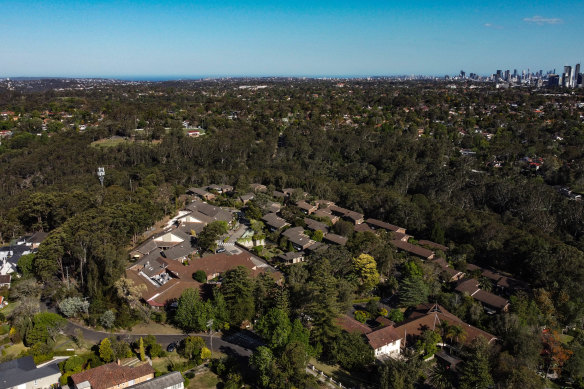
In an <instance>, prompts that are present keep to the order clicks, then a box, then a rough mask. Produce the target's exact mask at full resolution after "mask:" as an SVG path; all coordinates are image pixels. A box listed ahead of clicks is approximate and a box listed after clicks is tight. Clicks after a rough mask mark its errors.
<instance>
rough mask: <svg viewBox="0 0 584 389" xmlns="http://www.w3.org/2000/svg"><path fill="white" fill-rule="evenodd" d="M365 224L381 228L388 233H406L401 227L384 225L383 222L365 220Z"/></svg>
mask: <svg viewBox="0 0 584 389" xmlns="http://www.w3.org/2000/svg"><path fill="white" fill-rule="evenodd" d="M365 223H367V224H369V225H370V226H374V227H378V228H383V229H384V230H388V231H393V232H401V233H405V232H406V229H405V228H403V227H398V226H394V225H393V224H389V223H386V222H384V221H381V220H377V219H367V220H365Z"/></svg>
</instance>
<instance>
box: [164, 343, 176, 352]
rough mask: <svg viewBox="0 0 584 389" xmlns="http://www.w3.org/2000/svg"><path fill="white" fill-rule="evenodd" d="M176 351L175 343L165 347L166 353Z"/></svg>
mask: <svg viewBox="0 0 584 389" xmlns="http://www.w3.org/2000/svg"><path fill="white" fill-rule="evenodd" d="M175 349H176V343H174V342H173V343H171V344H169V345H168V347H166V351H168V352H169V353H171V352H173V351H174V350H175Z"/></svg>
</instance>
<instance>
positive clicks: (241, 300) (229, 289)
mask: <svg viewBox="0 0 584 389" xmlns="http://www.w3.org/2000/svg"><path fill="white" fill-rule="evenodd" d="M221 290H222V293H223V296H224V297H225V302H226V303H227V309H228V311H229V323H230V324H231V325H233V326H239V325H241V323H242V322H243V321H244V320H251V318H252V317H253V316H254V313H255V305H254V304H255V303H254V296H253V293H254V282H253V280H252V279H251V277H250V276H249V270H248V269H247V268H246V267H243V266H238V267H236V268H235V269H231V270H228V271H226V272H225V274H224V275H223V282H222V284H221Z"/></svg>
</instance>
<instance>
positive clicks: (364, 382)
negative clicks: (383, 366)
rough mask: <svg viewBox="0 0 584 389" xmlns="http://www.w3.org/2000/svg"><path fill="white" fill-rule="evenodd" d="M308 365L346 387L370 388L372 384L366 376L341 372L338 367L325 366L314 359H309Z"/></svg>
mask: <svg viewBox="0 0 584 389" xmlns="http://www.w3.org/2000/svg"><path fill="white" fill-rule="evenodd" d="M310 363H311V364H313V365H314V367H316V368H317V369H318V370H320V371H323V372H324V374H326V375H327V376H329V377H332V378H333V379H334V380H335V381H338V382H341V383H342V384H343V385H345V386H347V387H349V388H350V387H360V386H366V387H367V386H370V385H371V384H372V382H371V381H369V379H370V378H371V377H370V376H368V375H366V374H361V373H359V374H355V373H349V372H348V371H346V370H343V369H342V368H341V367H340V366H339V365H332V366H331V365H327V364H324V363H321V362H319V361H317V360H316V359H314V358H311V359H310Z"/></svg>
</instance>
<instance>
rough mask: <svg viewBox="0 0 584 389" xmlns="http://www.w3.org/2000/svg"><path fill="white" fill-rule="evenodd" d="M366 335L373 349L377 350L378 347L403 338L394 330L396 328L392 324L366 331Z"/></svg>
mask: <svg viewBox="0 0 584 389" xmlns="http://www.w3.org/2000/svg"><path fill="white" fill-rule="evenodd" d="M366 336H367V340H368V341H369V344H370V345H371V347H372V348H373V350H377V349H378V348H380V347H383V346H385V345H387V344H390V343H393V342H395V341H396V340H398V339H402V338H403V337H402V336H400V334H399V332H398V331H396V328H394V327H392V326H388V327H383V328H382V329H379V330H377V331H373V332H370V333H368V334H367V335H366Z"/></svg>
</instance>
